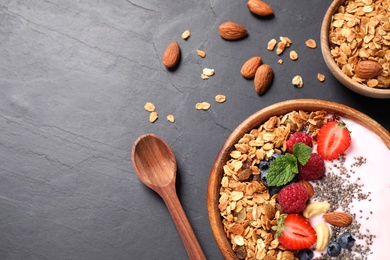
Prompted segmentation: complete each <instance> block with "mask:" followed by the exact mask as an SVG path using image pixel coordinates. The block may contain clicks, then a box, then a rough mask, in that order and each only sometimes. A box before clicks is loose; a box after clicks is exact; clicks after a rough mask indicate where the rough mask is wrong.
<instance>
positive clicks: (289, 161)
mask: <svg viewBox="0 0 390 260" xmlns="http://www.w3.org/2000/svg"><path fill="white" fill-rule="evenodd" d="M296 174H298V161H297V158H295V156H294V155H292V154H289V153H286V154H284V155H281V156H279V157H278V158H276V160H275V161H273V162H272V163H271V164H270V166H269V169H268V172H267V183H268V185H269V186H283V185H285V184H287V183H289V182H290V181H291V180H292V179H293V178H294V177H295V175H296Z"/></svg>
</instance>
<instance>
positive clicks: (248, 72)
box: [241, 56, 262, 79]
mask: <svg viewBox="0 0 390 260" xmlns="http://www.w3.org/2000/svg"><path fill="white" fill-rule="evenodd" d="M261 62H262V58H261V57H260V56H255V57H252V58H250V59H249V60H247V61H246V62H245V63H244V64H243V65H242V67H241V75H242V76H243V77H244V78H246V79H251V78H253V77H254V76H255V74H256V70H257V68H258V67H260V65H261Z"/></svg>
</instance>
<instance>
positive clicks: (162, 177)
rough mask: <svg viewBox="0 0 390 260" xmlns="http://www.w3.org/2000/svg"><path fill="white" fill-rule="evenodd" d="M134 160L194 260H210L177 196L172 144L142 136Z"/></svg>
mask: <svg viewBox="0 0 390 260" xmlns="http://www.w3.org/2000/svg"><path fill="white" fill-rule="evenodd" d="M132 161H133V167H134V170H135V172H136V174H137V176H138V178H139V179H140V180H141V181H142V182H143V183H144V184H145V185H146V186H148V187H149V188H151V189H153V190H154V191H156V192H157V193H158V194H159V195H160V196H161V198H162V199H163V200H164V202H165V204H166V206H167V208H168V210H169V213H170V214H171V216H172V219H173V222H174V223H175V225H176V228H177V230H178V231H179V234H180V237H181V239H182V241H183V244H184V247H185V248H186V251H187V254H188V256H189V257H190V259H202V260H203V259H206V256H205V255H204V253H203V251H202V248H201V247H200V244H199V242H198V240H197V238H196V236H195V233H194V231H193V230H192V227H191V224H190V222H189V221H188V219H187V216H186V214H185V212H184V210H183V207H182V205H181V204H180V201H179V198H178V197H177V194H176V187H175V183H176V171H177V168H176V158H175V155H174V154H173V152H172V150H171V148H170V147H169V145H168V144H167V143H166V142H165V141H164V140H163V139H161V138H160V137H159V136H157V135H155V134H145V135H142V136H140V137H139V138H138V139H137V140H136V141H135V143H134V146H133V150H132Z"/></svg>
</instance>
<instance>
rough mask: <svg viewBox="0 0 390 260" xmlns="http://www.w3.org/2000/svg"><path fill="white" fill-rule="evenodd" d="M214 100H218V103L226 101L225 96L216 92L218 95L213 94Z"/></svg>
mask: <svg viewBox="0 0 390 260" xmlns="http://www.w3.org/2000/svg"><path fill="white" fill-rule="evenodd" d="M215 101H216V102H218V103H223V102H225V101H226V96H225V95H221V94H218V95H216V96H215Z"/></svg>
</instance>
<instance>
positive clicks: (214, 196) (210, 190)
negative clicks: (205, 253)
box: [207, 99, 390, 259]
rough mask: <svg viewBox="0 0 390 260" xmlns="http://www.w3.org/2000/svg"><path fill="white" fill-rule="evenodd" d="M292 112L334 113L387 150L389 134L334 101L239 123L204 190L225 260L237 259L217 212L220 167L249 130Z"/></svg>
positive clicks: (301, 103) (283, 105) (287, 107)
mask: <svg viewBox="0 0 390 260" xmlns="http://www.w3.org/2000/svg"><path fill="white" fill-rule="evenodd" d="M293 110H296V111H299V110H303V111H317V110H325V111H327V112H329V113H334V114H337V115H340V116H342V117H345V118H349V119H351V120H353V121H355V122H358V123H359V124H361V125H363V126H365V127H366V128H368V129H369V130H371V131H372V132H374V133H375V134H377V135H378V136H379V137H380V138H381V139H382V140H383V142H384V143H385V145H386V146H387V147H388V148H389V150H390V133H389V132H388V131H387V130H386V129H385V128H384V127H383V126H381V125H380V124H379V123H378V122H376V121H375V120H374V119H372V118H371V117H369V116H367V115H366V114H364V113H362V112H360V111H358V110H356V109H354V108H351V107H349V106H347V105H343V104H340V103H336V102H333V101H327V100H320V99H292V100H286V101H281V102H278V103H275V104H273V105H270V106H268V107H265V108H263V109H261V110H259V111H257V112H255V113H254V114H252V115H250V116H249V117H248V118H247V119H245V120H244V121H243V122H242V123H240V124H239V125H238V126H237V127H236V128H235V130H233V132H232V133H231V134H230V136H229V137H228V138H227V139H226V141H225V142H224V143H223V145H222V147H221V149H220V150H219V152H218V154H217V156H216V158H215V160H214V163H213V166H212V169H211V171H210V176H209V181H208V187H207V209H208V216H209V221H210V226H211V230H212V232H213V235H214V239H215V241H216V243H217V246H218V248H219V250H220V251H221V253H222V255H223V257H224V258H225V259H238V258H237V256H236V255H235V253H234V251H233V250H232V248H231V243H230V241H229V240H228V238H227V236H226V234H225V232H224V228H223V225H222V221H221V216H220V210H219V208H218V201H219V197H220V196H219V190H220V183H221V179H222V172H223V166H224V164H225V162H226V161H227V160H228V159H229V154H230V152H231V151H232V149H233V146H234V144H235V143H236V142H237V141H238V140H239V139H240V138H241V137H242V136H243V135H244V134H245V133H248V132H249V131H250V130H251V129H253V128H255V127H258V126H260V124H262V123H264V122H265V121H266V120H268V119H269V118H270V117H271V116H278V115H283V114H286V113H288V112H291V111H293Z"/></svg>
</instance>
